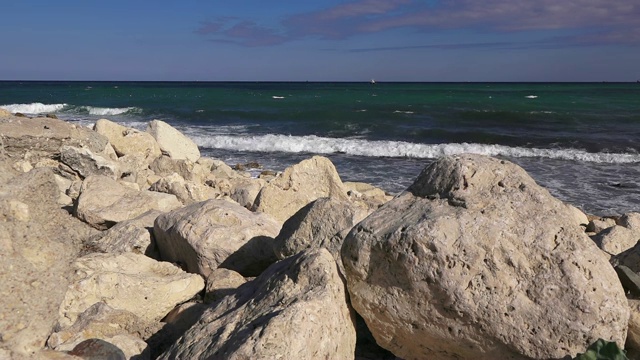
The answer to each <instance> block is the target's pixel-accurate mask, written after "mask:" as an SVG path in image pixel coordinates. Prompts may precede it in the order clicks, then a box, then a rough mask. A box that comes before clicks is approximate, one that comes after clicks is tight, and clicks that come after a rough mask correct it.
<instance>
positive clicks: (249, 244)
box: [153, 200, 280, 277]
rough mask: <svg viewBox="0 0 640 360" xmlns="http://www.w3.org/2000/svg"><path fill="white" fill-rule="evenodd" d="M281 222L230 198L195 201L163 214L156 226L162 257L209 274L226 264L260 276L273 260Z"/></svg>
mask: <svg viewBox="0 0 640 360" xmlns="http://www.w3.org/2000/svg"><path fill="white" fill-rule="evenodd" d="M279 231H280V224H278V223H277V222H276V221H274V220H273V219H271V218H270V217H269V216H268V215H266V214H262V213H253V212H251V211H249V210H247V209H245V208H243V207H242V206H240V205H238V204H237V203H233V202H230V201H227V200H207V201H203V202H199V203H194V204H191V205H189V206H185V207H183V208H181V209H177V210H174V211H171V212H168V213H166V214H163V215H160V216H158V218H157V219H156V222H155V225H154V227H153V233H154V235H155V239H156V244H157V245H158V250H159V251H160V256H161V257H162V259H163V260H166V261H171V262H176V263H180V264H182V265H183V266H184V268H185V269H186V270H187V271H189V272H192V273H197V274H201V275H202V276H204V277H207V276H209V273H211V271H212V270H213V269H216V268H218V267H223V268H227V269H231V270H234V271H237V272H239V273H241V274H243V275H246V276H256V275H258V274H260V272H262V270H264V269H266V268H267V267H268V266H269V265H271V264H272V263H274V262H275V261H276V260H277V259H276V257H275V255H274V254H273V248H272V242H273V237H275V236H276V235H277V234H278V232H279Z"/></svg>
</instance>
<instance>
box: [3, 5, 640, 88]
mask: <svg viewBox="0 0 640 360" xmlns="http://www.w3.org/2000/svg"><path fill="white" fill-rule="evenodd" d="M3 3H4V4H3V6H2V11H1V12H0V18H1V20H0V80H156V81H163V80H169V81H369V80H370V79H376V81H636V80H639V79H640V0H537V1H530V0H484V1H481V0H423V1H417V0H327V1H313V2H312V1H303V0H282V1H264V0H262V1H259V0H233V1H215V0H209V1H205V0H181V1H176V0H155V1H143V0H139V1H131V0H126V1H123V0H111V1H80V0H76V1H69V0H56V1H51V0H5V1H3Z"/></svg>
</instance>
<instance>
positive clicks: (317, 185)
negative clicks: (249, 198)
mask: <svg viewBox="0 0 640 360" xmlns="http://www.w3.org/2000/svg"><path fill="white" fill-rule="evenodd" d="M346 193H347V192H346V190H345V189H344V186H343V185H342V180H340V176H339V175H338V172H337V171H336V168H335V167H334V166H333V164H332V163H331V161H330V160H329V159H327V158H325V157H321V156H314V157H312V158H311V159H307V160H303V161H301V162H300V163H298V164H296V165H293V166H290V167H288V168H287V169H285V171H284V172H283V173H282V174H280V175H279V176H278V177H277V178H275V179H274V180H272V181H270V182H269V183H267V185H265V186H264V187H263V188H262V190H260V193H259V194H258V196H257V198H256V201H255V203H254V206H253V207H254V210H255V211H261V212H264V213H267V214H269V215H271V216H273V217H274V218H275V219H276V220H278V221H282V222H284V221H285V220H287V219H288V218H290V217H291V216H292V215H293V214H295V213H296V212H297V211H298V210H300V209H301V208H302V207H303V206H305V205H307V204H308V203H310V202H312V201H314V200H316V199H318V198H321V197H333V198H336V199H339V200H347V195H346Z"/></svg>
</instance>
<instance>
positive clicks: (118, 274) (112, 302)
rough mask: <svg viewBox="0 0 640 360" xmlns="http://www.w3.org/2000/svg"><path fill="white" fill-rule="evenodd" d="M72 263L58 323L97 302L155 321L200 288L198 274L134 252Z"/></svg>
mask: <svg viewBox="0 0 640 360" xmlns="http://www.w3.org/2000/svg"><path fill="white" fill-rule="evenodd" d="M73 267H74V269H75V278H74V280H73V282H72V284H71V285H70V286H69V288H68V290H67V293H66V295H65V297H64V300H63V301H62V304H61V305H60V310H59V320H58V321H59V323H60V325H61V326H62V327H66V326H70V325H72V324H73V323H74V322H75V321H76V320H77V318H78V315H79V314H81V313H82V312H83V311H85V310H86V309H88V308H89V307H91V306H92V305H93V304H95V303H97V302H104V303H105V304H107V305H109V306H110V307H112V308H114V309H119V310H126V311H129V312H132V313H134V314H136V315H137V316H139V317H140V318H141V319H142V320H144V321H147V322H156V321H159V320H160V319H162V318H163V317H164V316H165V315H166V314H167V313H168V312H169V311H170V310H171V309H173V307H174V306H176V305H177V304H180V303H182V302H184V301H186V300H189V299H191V298H192V297H193V296H194V295H196V294H197V293H198V292H200V291H201V290H202V289H204V280H203V279H202V277H200V276H199V275H194V274H188V273H186V272H184V271H182V270H181V269H180V268H179V267H177V266H175V265H173V264H171V263H168V262H159V261H156V260H153V259H151V258H149V257H147V256H144V255H140V254H135V253H124V254H118V255H114V254H99V253H94V254H90V255H87V256H84V257H81V258H79V259H77V260H76V261H75V262H74V264H73Z"/></svg>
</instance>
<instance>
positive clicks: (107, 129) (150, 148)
mask: <svg viewBox="0 0 640 360" xmlns="http://www.w3.org/2000/svg"><path fill="white" fill-rule="evenodd" d="M93 129H94V130H95V131H96V132H97V133H98V134H101V135H104V136H105V137H106V138H107V139H109V142H110V143H111V145H112V146H113V149H114V150H115V152H116V154H117V155H118V156H124V155H138V156H142V157H143V158H144V159H145V162H146V164H147V165H148V164H149V163H151V162H152V161H153V160H155V159H156V158H158V157H160V156H161V155H162V152H161V151H160V146H159V145H158V142H157V141H156V140H155V139H154V138H153V136H151V134H149V133H147V132H143V131H139V130H136V129H133V128H127V127H125V126H122V125H120V124H116V123H115V122H113V121H110V120H107V119H100V120H98V121H96V123H95V125H94V127H93Z"/></svg>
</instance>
